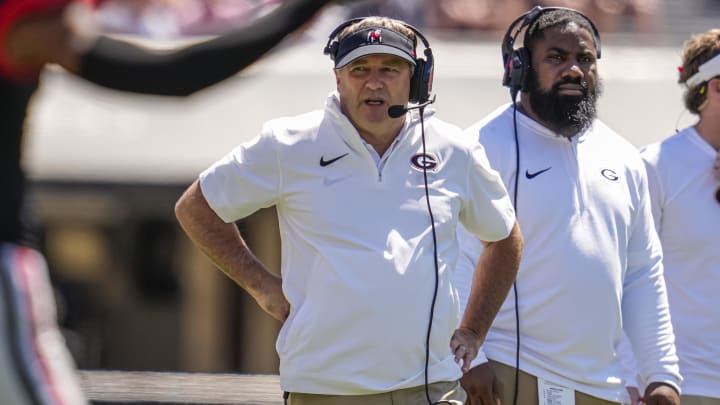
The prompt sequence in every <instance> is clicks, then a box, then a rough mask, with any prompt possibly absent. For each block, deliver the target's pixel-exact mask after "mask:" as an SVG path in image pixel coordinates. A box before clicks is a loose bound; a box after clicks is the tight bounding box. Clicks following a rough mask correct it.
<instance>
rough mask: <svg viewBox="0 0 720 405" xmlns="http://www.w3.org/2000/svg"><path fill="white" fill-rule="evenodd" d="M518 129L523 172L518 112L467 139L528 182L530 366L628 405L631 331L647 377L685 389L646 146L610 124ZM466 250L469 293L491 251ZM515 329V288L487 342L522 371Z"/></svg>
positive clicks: (522, 190)
mask: <svg viewBox="0 0 720 405" xmlns="http://www.w3.org/2000/svg"><path fill="white" fill-rule="evenodd" d="M517 129H518V138H519V143H520V166H519V168H520V172H519V173H516V169H515V164H516V160H515V159H516V152H515V141H514V137H513V108H512V106H510V105H506V106H503V107H501V108H499V109H498V110H496V111H495V112H493V113H492V114H490V115H489V116H488V117H487V118H486V119H484V120H482V121H480V122H478V123H476V124H474V125H472V126H471V127H470V128H468V129H467V131H466V136H468V137H471V138H474V139H475V140H476V141H477V140H479V141H480V142H481V143H482V144H483V145H484V146H485V148H486V151H487V156H488V158H489V160H490V163H491V165H492V167H493V168H494V169H496V170H497V171H498V172H499V173H500V176H501V177H502V179H503V181H504V182H505V184H506V186H507V188H508V189H509V190H510V192H511V193H512V192H513V185H514V183H515V178H516V174H517V177H518V178H519V187H518V194H517V214H518V223H519V225H520V229H521V230H522V233H523V237H524V241H525V244H524V250H523V257H522V263H521V264H520V269H519V272H518V276H517V290H518V301H519V305H518V310H519V314H520V317H519V324H520V335H521V337H520V368H521V369H522V370H524V371H526V372H528V373H530V374H532V375H535V376H537V377H540V378H543V379H546V380H549V381H551V382H554V383H557V384H560V385H563V386H566V387H569V388H572V389H575V390H578V391H581V392H584V393H586V394H589V395H592V396H596V397H599V398H603V399H606V400H609V401H616V402H621V401H623V400H624V398H625V388H624V385H625V381H624V377H625V372H624V371H623V369H622V365H621V364H620V361H619V359H618V357H617V355H616V351H617V347H618V343H619V341H620V339H621V335H622V331H623V327H625V330H626V331H627V334H628V337H629V340H630V341H631V343H632V344H633V347H634V349H635V350H636V353H637V355H638V356H637V357H638V367H639V368H640V374H641V375H643V376H644V377H645V378H647V379H648V380H650V381H666V382H669V383H671V384H674V385H679V383H680V376H679V374H678V365H677V356H676V355H675V347H674V345H673V332H672V325H671V324H670V317H669V314H668V306H667V298H666V292H665V284H664V282H663V279H662V263H661V259H662V252H661V249H660V243H659V240H658V237H657V234H656V232H655V229H654V226H653V221H652V214H651V209H650V199H649V195H648V189H647V177H646V174H645V168H644V167H643V163H642V160H641V158H640V155H639V153H638V151H637V149H636V148H635V147H634V146H633V145H632V144H630V143H629V142H627V141H626V140H624V139H622V138H621V137H620V136H618V135H617V134H616V133H615V132H613V131H612V130H611V129H609V128H608V127H606V126H605V125H604V124H603V123H602V122H600V121H598V120H596V121H595V122H594V123H593V126H592V127H591V128H590V129H588V130H587V131H585V132H583V133H581V134H578V135H576V136H574V137H573V138H572V139H570V140H568V139H567V138H565V137H560V136H558V135H556V134H555V133H553V132H552V131H550V130H549V129H547V128H545V127H544V126H542V125H541V124H539V123H538V122H536V121H534V120H533V119H531V118H529V117H528V116H526V115H524V114H522V113H521V112H519V111H518V112H517ZM460 244H461V246H462V251H463V255H464V256H465V258H464V260H461V261H460V262H459V264H458V267H457V269H456V272H455V275H456V278H455V282H456V284H458V285H459V286H463V285H464V286H467V285H469V283H470V280H471V276H472V271H473V268H474V263H475V262H476V261H477V259H478V257H479V256H480V254H481V252H482V244H481V243H480V242H479V241H478V240H477V238H475V237H473V236H471V235H467V233H462V232H461V235H460ZM462 295H463V296H464V295H466V294H462ZM465 302H466V299H465V298H463V300H462V303H463V305H464V304H465ZM515 325H516V316H515V301H514V294H513V291H512V290H511V291H510V293H509V294H508V298H507V299H506V300H505V302H504V304H503V306H502V307H501V309H500V312H499V314H498V316H497V317H496V318H495V321H494V322H493V325H492V327H491V328H490V332H489V334H488V336H487V339H486V341H485V344H484V346H483V349H484V350H485V354H486V355H487V357H488V358H490V359H493V360H496V361H499V362H502V363H505V364H508V365H511V366H515V356H516V337H515V333H516V327H515Z"/></svg>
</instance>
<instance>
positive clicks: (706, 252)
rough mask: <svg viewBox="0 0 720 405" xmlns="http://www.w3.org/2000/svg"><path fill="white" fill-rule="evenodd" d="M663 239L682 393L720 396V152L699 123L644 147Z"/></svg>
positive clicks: (653, 199) (652, 195)
mask: <svg viewBox="0 0 720 405" xmlns="http://www.w3.org/2000/svg"><path fill="white" fill-rule="evenodd" d="M641 154H642V157H643V159H644V160H645V163H646V166H647V171H648V182H649V185H650V195H651V197H652V207H653V216H654V218H655V222H656V227H657V230H658V234H659V235H660V241H661V242H662V246H663V252H664V258H663V264H664V267H665V281H666V283H667V289H668V301H669V302H670V313H671V315H672V322H673V326H674V330H675V336H676V338H677V343H676V344H677V351H678V357H679V358H680V370H681V371H682V374H683V377H684V381H683V384H682V390H683V394H687V395H697V396H706V397H712V398H720V294H719V293H718V286H720V204H719V203H718V201H716V200H715V192H716V191H717V190H718V188H719V187H720V181H719V180H718V179H716V178H715V177H714V175H713V164H714V162H715V158H716V155H717V152H716V151H715V149H714V148H713V147H712V146H710V144H708V143H707V142H706V141H705V140H704V139H702V138H701V137H700V135H699V134H698V133H697V131H695V129H694V128H693V127H688V128H686V129H684V130H683V131H681V132H679V133H677V134H675V135H673V136H671V137H669V138H667V139H665V140H663V141H662V142H658V143H655V144H652V145H649V146H647V147H645V148H644V149H643V150H642V152H641Z"/></svg>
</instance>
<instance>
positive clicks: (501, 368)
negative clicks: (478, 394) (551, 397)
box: [488, 360, 686, 405]
mask: <svg viewBox="0 0 720 405" xmlns="http://www.w3.org/2000/svg"><path fill="white" fill-rule="evenodd" d="M488 364H489V365H490V368H492V370H493V371H494V372H495V376H496V377H497V380H498V383H499V386H500V400H501V402H500V403H501V404H502V405H512V404H513V396H514V394H515V367H510V366H508V365H505V364H503V363H498V362H497V361H492V360H490V362H489V363H488ZM518 385H519V388H520V389H519V390H518V398H517V404H518V405H536V404H538V403H539V400H538V387H537V377H535V376H533V375H530V374H528V373H526V372H524V371H522V370H521V371H520V373H519V376H518ZM575 405H620V403H619V402H610V401H606V400H604V399H600V398H596V397H592V396H590V395H587V394H583V393H582V392H578V391H575ZM683 405H686V404H685V402H683Z"/></svg>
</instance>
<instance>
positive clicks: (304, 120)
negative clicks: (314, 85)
mask: <svg viewBox="0 0 720 405" xmlns="http://www.w3.org/2000/svg"><path fill="white" fill-rule="evenodd" d="M322 120H323V111H322V110H315V111H310V112H306V113H302V114H299V115H294V116H283V117H277V118H273V119H271V120H269V121H267V122H265V125H264V126H265V128H267V129H273V130H282V131H289V132H297V131H303V130H308V129H313V128H317V127H318V126H319V125H320V123H321V122H322Z"/></svg>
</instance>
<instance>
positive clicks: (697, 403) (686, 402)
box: [680, 395, 720, 405]
mask: <svg viewBox="0 0 720 405" xmlns="http://www.w3.org/2000/svg"><path fill="white" fill-rule="evenodd" d="M680 403H681V404H682V405H720V398H710V397H698V396H695V395H681V396H680Z"/></svg>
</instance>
